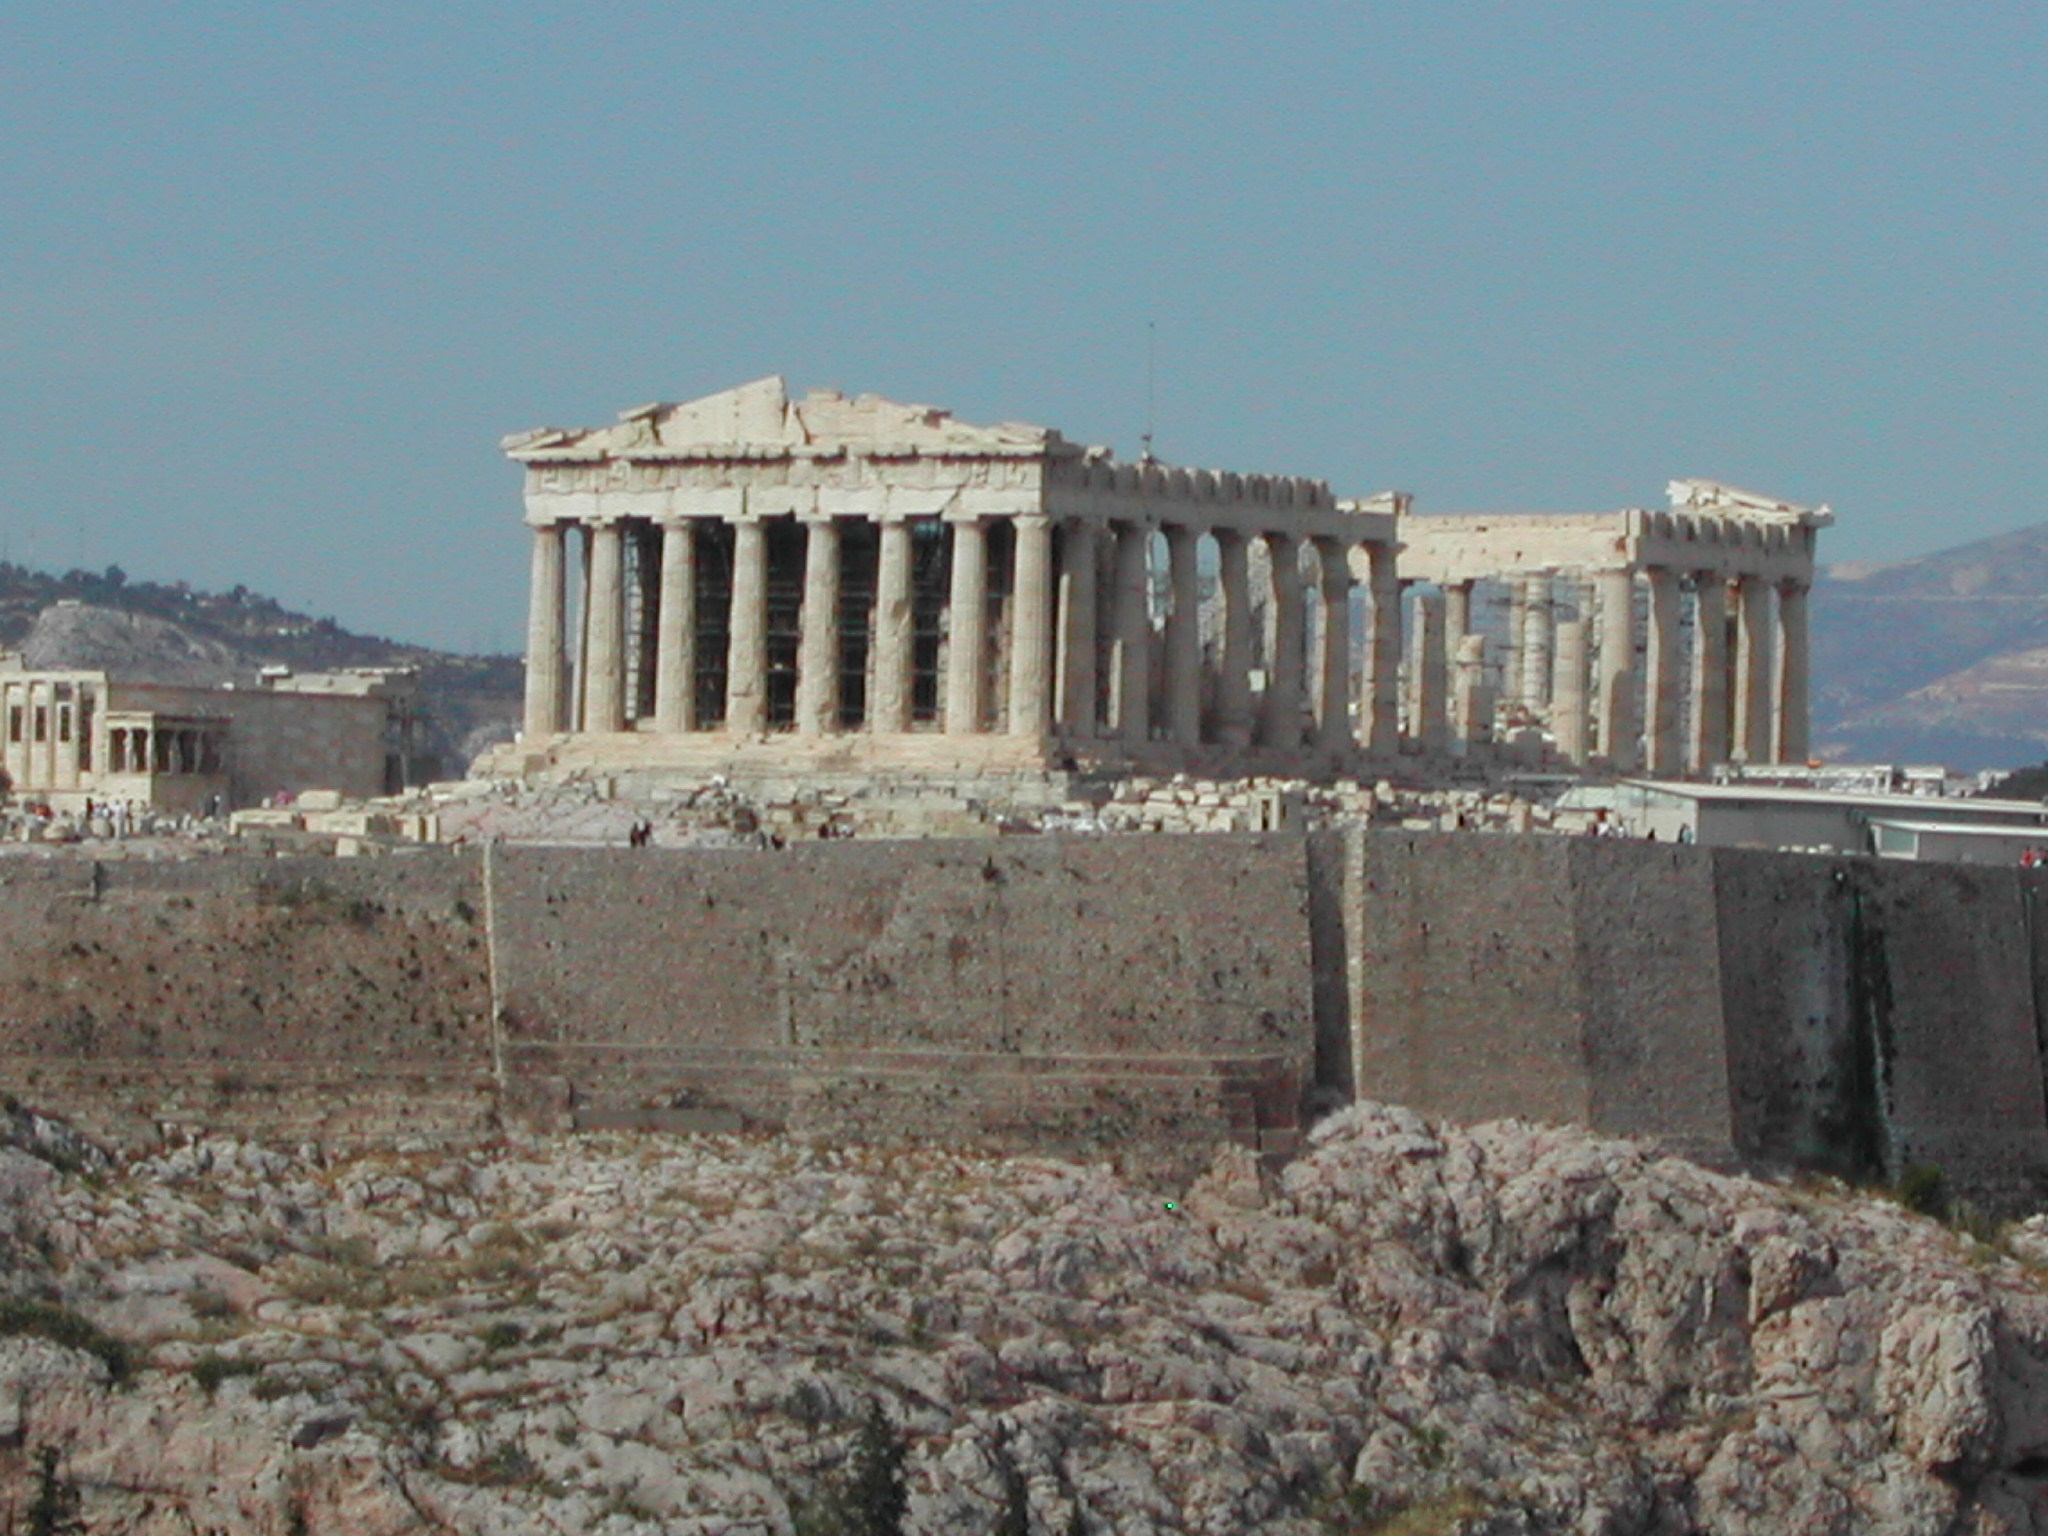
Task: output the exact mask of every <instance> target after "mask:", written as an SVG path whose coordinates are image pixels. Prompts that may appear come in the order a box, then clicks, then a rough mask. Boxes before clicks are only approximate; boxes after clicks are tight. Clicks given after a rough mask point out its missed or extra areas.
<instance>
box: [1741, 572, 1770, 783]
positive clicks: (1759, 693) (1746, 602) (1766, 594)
mask: <svg viewBox="0 0 2048 1536" xmlns="http://www.w3.org/2000/svg"><path fill="white" fill-rule="evenodd" d="M1734 724H1735V743H1734V750H1735V759H1736V761H1737V762H1743V763H1767V762H1770V761H1772V755H1771V754H1772V738H1771V588H1770V583H1768V582H1766V581H1765V580H1764V579H1763V578H1762V577H1761V576H1744V577H1741V578H1740V579H1739V580H1737V582H1736V583H1735V719H1734Z"/></svg>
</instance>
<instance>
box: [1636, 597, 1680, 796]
mask: <svg viewBox="0 0 2048 1536" xmlns="http://www.w3.org/2000/svg"><path fill="white" fill-rule="evenodd" d="M1643 575H1644V578H1645V580H1646V581H1647V582H1648V583H1649V587H1650V635H1649V651H1648V654H1647V655H1646V656H1645V658H1644V660H1645V671H1646V672H1647V673H1648V677H1647V679H1646V684H1645V686H1646V687H1647V689H1648V701H1647V705H1646V707H1645V712H1644V713H1645V724H1644V735H1643V744H1644V746H1645V748H1646V760H1647V766H1648V768H1649V770H1650V772H1651V773H1656V774H1669V773H1676V772H1678V770H1679V764H1680V761H1681V759H1680V756H1679V742H1678V689H1679V679H1678V660H1679V657H1678V603H1679V598H1680V593H1679V590H1678V573H1677V572H1675V571H1667V570H1663V569H1661V568H1659V567H1655V566H1653V567H1651V568H1650V569H1649V570H1646V571H1645V572H1644V573H1643Z"/></svg>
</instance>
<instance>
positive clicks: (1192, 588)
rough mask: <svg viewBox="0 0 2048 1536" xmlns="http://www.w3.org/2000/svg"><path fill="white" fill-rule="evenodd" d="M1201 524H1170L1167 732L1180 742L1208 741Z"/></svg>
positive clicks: (1168, 537) (1167, 543) (1188, 743)
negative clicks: (1198, 552) (1198, 559)
mask: <svg viewBox="0 0 2048 1536" xmlns="http://www.w3.org/2000/svg"><path fill="white" fill-rule="evenodd" d="M1200 536H1201V535H1200V534H1199V533H1197V532H1196V530H1195V529H1193V528H1189V527H1187V526H1185V525H1184V524H1180V523H1169V524H1167V526H1166V571H1167V577H1168V580H1169V582H1170V583H1171V585H1172V588H1173V611H1172V612H1171V613H1169V614H1168V615H1167V616H1166V733H1167V735H1168V736H1169V737H1171V738H1172V740H1173V741H1174V742H1175V743H1176V744H1177V745H1179V746H1183V747H1194V746H1200V745H1201V741H1202V614H1201V604H1202V594H1201V582H1200V579H1199V577H1198V576H1197V575H1196V571H1195V543H1196V540H1197V539H1199V538H1200Z"/></svg>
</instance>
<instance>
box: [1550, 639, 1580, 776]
mask: <svg viewBox="0 0 2048 1536" xmlns="http://www.w3.org/2000/svg"><path fill="white" fill-rule="evenodd" d="M1555 634H1556V643H1557V659H1556V665H1555V667H1554V668H1553V670H1552V674H1551V689H1550V734H1551V736H1552V738H1553V739H1554V740H1555V741H1556V743H1557V755H1558V756H1559V757H1561V758H1563V759H1564V760H1565V761H1566V762H1568V763H1583V762H1585V760H1586V621H1585V620H1584V619H1582V618H1581V619H1567V620H1565V621H1564V622H1563V623H1562V624H1559V625H1558V626H1557V627H1556V630H1555Z"/></svg>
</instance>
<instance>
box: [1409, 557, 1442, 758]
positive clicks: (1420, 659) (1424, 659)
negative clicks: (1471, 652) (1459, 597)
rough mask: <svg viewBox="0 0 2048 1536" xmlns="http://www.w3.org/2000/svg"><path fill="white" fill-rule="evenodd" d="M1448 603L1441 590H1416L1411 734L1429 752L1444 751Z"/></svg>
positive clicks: (1411, 669) (1411, 689) (1410, 706)
mask: <svg viewBox="0 0 2048 1536" xmlns="http://www.w3.org/2000/svg"><path fill="white" fill-rule="evenodd" d="M1445 606H1446V605H1445V603H1444V595H1443V594H1442V593H1441V592H1418V593H1416V594H1415V633H1414V635H1413V636H1412V637H1411V644H1412V645H1413V646H1414V655H1413V657H1412V658H1411V665H1410V669H1409V680H1408V681H1409V688H1408V700H1409V709H1408V719H1409V734H1410V735H1412V736H1413V737H1414V738H1415V739H1416V740H1417V741H1419V742H1421V744H1422V746H1423V749H1424V750H1425V751H1428V752H1441V751H1442V750H1443V749H1444V746H1445V738H1446V731H1445V724H1446V721H1445V698H1444V694H1445V691H1446V690H1445V684H1446V681H1447V669H1446V666H1445V655H1446V652H1445V648H1444V619H1445V612H1444V610H1445Z"/></svg>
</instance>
